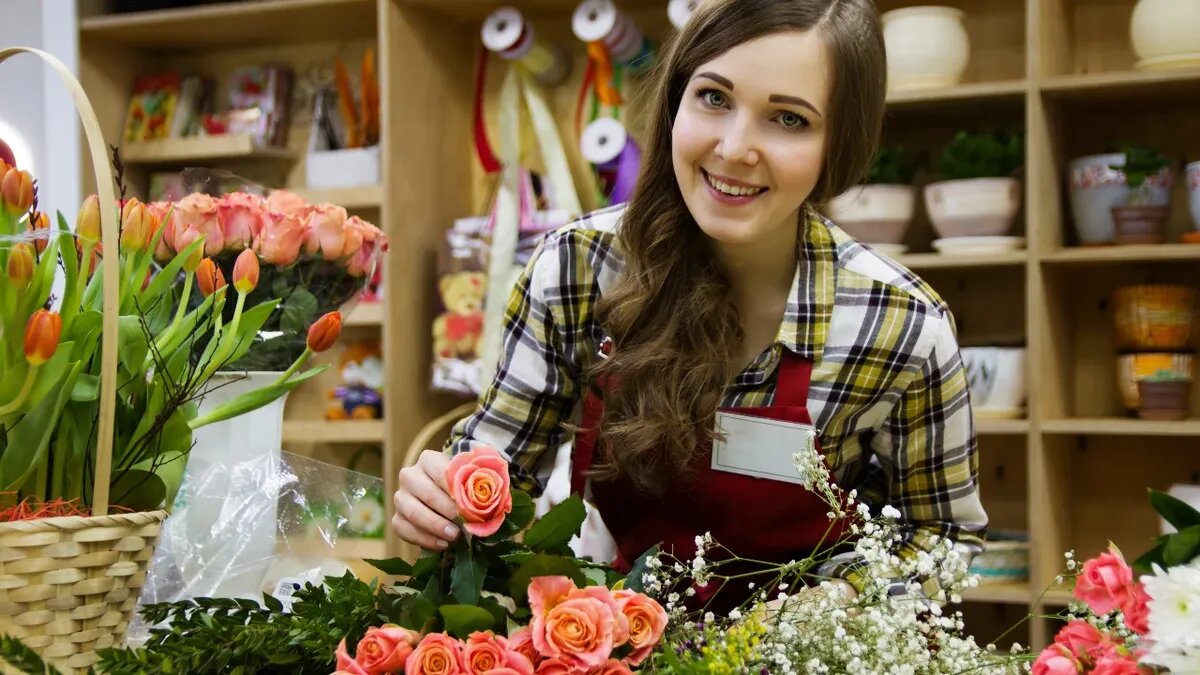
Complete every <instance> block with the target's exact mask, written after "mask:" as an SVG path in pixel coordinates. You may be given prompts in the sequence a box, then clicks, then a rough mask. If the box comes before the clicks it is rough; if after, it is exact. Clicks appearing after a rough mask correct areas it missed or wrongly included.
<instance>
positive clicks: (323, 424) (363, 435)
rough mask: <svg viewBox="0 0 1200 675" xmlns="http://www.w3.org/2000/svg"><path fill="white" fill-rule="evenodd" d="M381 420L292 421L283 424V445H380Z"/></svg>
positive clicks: (382, 428)
mask: <svg viewBox="0 0 1200 675" xmlns="http://www.w3.org/2000/svg"><path fill="white" fill-rule="evenodd" d="M383 437H384V422H383V420H337V421H332V422H327V421H324V420H319V419H318V420H309V419H293V420H286V421H285V422H284V424H283V442H284V443H296V444H300V443H329V444H361V443H382V442H383Z"/></svg>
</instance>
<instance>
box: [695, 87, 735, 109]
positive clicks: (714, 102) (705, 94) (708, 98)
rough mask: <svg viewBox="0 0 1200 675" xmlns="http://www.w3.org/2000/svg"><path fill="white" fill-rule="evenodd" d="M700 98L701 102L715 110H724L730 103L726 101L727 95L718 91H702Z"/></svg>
mask: <svg viewBox="0 0 1200 675" xmlns="http://www.w3.org/2000/svg"><path fill="white" fill-rule="evenodd" d="M699 96H700V100H702V101H704V102H705V103H707V104H708V105H710V106H712V107H714V108H724V107H725V104H727V103H728V102H729V101H727V100H726V99H725V94H722V93H721V92H719V91H717V90H716V89H701V90H700V94H699Z"/></svg>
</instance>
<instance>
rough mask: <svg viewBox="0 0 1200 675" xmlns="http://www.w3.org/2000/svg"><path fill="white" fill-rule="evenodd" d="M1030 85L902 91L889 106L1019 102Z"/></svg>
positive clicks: (1015, 83)
mask: <svg viewBox="0 0 1200 675" xmlns="http://www.w3.org/2000/svg"><path fill="white" fill-rule="evenodd" d="M1028 88H1029V84H1028V83H1027V82H1026V81H1025V80H998V81H995V82H969V83H966V84H960V85H957V86H953V87H944V88H939V89H927V90H918V91H900V92H896V93H894V94H892V95H890V96H888V98H887V103H888V106H890V107H892V108H893V109H896V108H910V107H911V108H924V107H928V106H935V105H941V104H946V103H970V102H977V101H995V100H997V99H1000V100H1007V101H1017V100H1021V99H1023V98H1024V97H1025V94H1026V93H1027V91H1028Z"/></svg>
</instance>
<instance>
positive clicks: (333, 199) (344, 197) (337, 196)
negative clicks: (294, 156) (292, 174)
mask: <svg viewBox="0 0 1200 675" xmlns="http://www.w3.org/2000/svg"><path fill="white" fill-rule="evenodd" d="M290 189H291V191H292V192H295V193H296V194H298V195H300V196H301V197H303V198H304V199H305V201H307V202H308V203H310V204H336V205H337V206H341V207H343V208H346V209H349V210H354V209H377V208H379V207H380V206H381V205H382V204H383V189H382V188H380V187H379V186H378V185H364V186H362V187H348V188H327V189H326V188H307V187H306V188H290Z"/></svg>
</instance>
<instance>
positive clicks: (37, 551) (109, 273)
mask: <svg viewBox="0 0 1200 675" xmlns="http://www.w3.org/2000/svg"><path fill="white" fill-rule="evenodd" d="M20 53H29V54H34V55H36V56H39V57H41V58H42V60H43V61H45V62H46V63H47V65H48V66H49V67H50V68H51V69H52V70H54V71H55V72H57V73H58V75H59V77H60V78H61V79H62V81H63V83H64V84H65V85H66V87H67V89H68V91H69V92H70V93H71V96H72V98H73V99H74V101H75V107H76V109H77V110H78V112H79V117H80V121H81V122H82V123H83V130H84V136H85V140H86V142H87V144H88V150H89V152H90V153H91V158H92V165H93V169H94V170H95V172H96V184H97V188H98V190H97V191H98V193H99V197H100V229H101V239H102V243H103V246H104V248H105V249H106V250H109V251H116V250H117V237H118V230H117V220H116V217H117V213H118V210H117V208H118V207H117V199H116V193H115V190H114V184H113V174H112V169H111V167H110V165H109V162H108V155H107V153H106V150H105V147H106V146H105V144H104V137H103V135H102V134H101V133H100V124H99V122H98V121H97V120H96V115H95V113H94V112H93V111H92V106H91V103H89V102H88V100H87V97H86V96H85V95H84V93H83V87H81V86H80V84H79V81H78V80H76V79H75V77H74V76H73V75H72V74H71V72H70V70H68V69H67V68H66V66H64V65H63V64H62V63H61V62H60V61H59V60H58V59H56V58H55V57H53V56H51V55H50V54H47V53H45V52H42V51H40V50H37V49H32V48H28V47H11V48H6V49H0V63H2V62H4V61H5V60H7V59H8V58H9V57H11V56H13V55H15V54H20ZM118 265H119V258H118V256H115V255H110V256H105V257H104V259H103V262H102V264H101V274H102V275H103V279H104V321H103V324H102V325H103V333H102V337H101V347H100V364H101V365H100V419H99V420H97V422H98V424H97V427H98V428H97V450H96V479H95V485H94V490H93V493H92V494H93V499H92V513H93V516H92V517H90V518H83V517H69V518H45V519H42V520H32V521H20V522H12V523H3V524H0V633H2V634H8V635H13V636H15V637H18V638H20V639H21V640H22V641H23V642H25V643H26V644H27V645H29V646H30V647H32V648H33V649H35V650H36V651H37V652H38V653H39V654H41V655H42V656H43V657H44V658H46V659H48V660H49V661H51V662H52V663H53V664H54V665H55V666H56V667H58V668H59V669H61V670H63V671H64V672H84V671H86V670H87V668H88V667H89V666H91V665H92V664H94V663H95V662H96V661H97V658H98V657H97V655H96V650H98V649H103V648H105V647H110V646H122V645H123V644H124V641H125V630H126V627H127V625H128V623H129V620H130V618H132V615H133V610H134V607H135V605H136V603H137V599H138V595H139V593H138V591H139V589H140V588H141V586H142V582H143V581H144V579H145V577H146V567H147V565H148V564H149V561H150V558H151V556H152V555H153V553H154V546H155V544H156V543H157V541H158V535H159V531H160V529H161V527H162V522H163V519H164V518H166V512H165V511H154V512H150V513H130V514H118V515H107V514H108V499H109V495H108V487H109V479H110V476H111V473H112V443H113V425H114V408H115V403H116V381H117V377H116V376H117V334H118V332H117V325H118V324H117V318H118V317H117V312H118V304H117V297H118V296H117V293H118V283H119V276H120V270H119V267H118Z"/></svg>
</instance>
